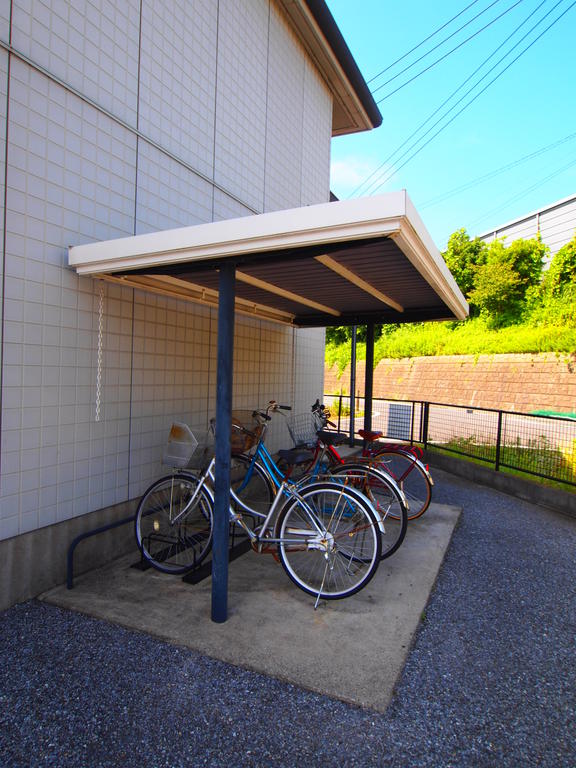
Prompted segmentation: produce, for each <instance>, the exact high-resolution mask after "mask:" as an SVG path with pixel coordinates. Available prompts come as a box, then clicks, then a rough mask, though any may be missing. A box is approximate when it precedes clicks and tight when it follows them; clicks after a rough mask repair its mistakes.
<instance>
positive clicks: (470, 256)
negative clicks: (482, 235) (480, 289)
mask: <svg viewBox="0 0 576 768" xmlns="http://www.w3.org/2000/svg"><path fill="white" fill-rule="evenodd" d="M487 254H488V246H487V245H486V243H485V242H484V241H483V240H480V239H479V238H478V237H475V238H474V240H471V239H470V236H469V235H468V233H467V232H466V230H465V229H459V230H457V231H456V232H453V233H452V234H451V235H450V238H449V240H448V246H447V248H446V251H445V252H444V253H443V254H442V255H443V256H444V260H445V261H446V265H447V266H448V269H449V270H450V272H451V273H452V275H453V276H454V279H455V280H456V283H457V284H458V287H459V288H460V290H461V291H462V293H463V294H464V296H466V297H468V295H469V293H470V291H472V290H473V288H474V284H475V281H476V273H477V270H478V268H479V267H480V266H482V265H483V264H485V263H486V258H487Z"/></svg>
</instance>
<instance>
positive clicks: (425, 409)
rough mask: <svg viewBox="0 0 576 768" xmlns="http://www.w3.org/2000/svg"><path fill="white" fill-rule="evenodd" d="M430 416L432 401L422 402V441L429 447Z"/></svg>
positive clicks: (425, 446)
mask: <svg viewBox="0 0 576 768" xmlns="http://www.w3.org/2000/svg"><path fill="white" fill-rule="evenodd" d="M429 418H430V403H422V443H423V444H424V448H427V447H428V420H429Z"/></svg>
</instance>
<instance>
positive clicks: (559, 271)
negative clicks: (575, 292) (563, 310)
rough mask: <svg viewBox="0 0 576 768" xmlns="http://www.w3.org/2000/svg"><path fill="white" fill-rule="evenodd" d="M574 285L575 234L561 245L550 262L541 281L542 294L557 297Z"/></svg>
mask: <svg viewBox="0 0 576 768" xmlns="http://www.w3.org/2000/svg"><path fill="white" fill-rule="evenodd" d="M575 283H576V234H575V235H574V237H573V238H572V240H570V242H569V243H566V245H563V246H562V248H560V250H559V251H558V253H557V254H556V256H554V258H553V259H552V261H551V262H550V266H549V267H548V270H547V271H546V272H545V274H544V279H543V280H542V289H543V292H544V294H550V295H553V296H559V295H560V294H561V293H563V291H564V289H565V288H566V287H567V286H573V285H574V284H575Z"/></svg>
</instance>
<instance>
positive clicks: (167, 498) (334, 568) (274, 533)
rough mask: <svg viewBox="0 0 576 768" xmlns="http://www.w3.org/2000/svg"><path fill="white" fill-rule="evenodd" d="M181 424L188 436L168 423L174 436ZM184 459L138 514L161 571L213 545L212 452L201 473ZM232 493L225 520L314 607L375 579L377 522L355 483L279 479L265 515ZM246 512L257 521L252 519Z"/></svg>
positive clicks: (180, 566) (148, 552) (141, 538)
mask: <svg viewBox="0 0 576 768" xmlns="http://www.w3.org/2000/svg"><path fill="white" fill-rule="evenodd" d="M186 430H187V433H190V434H192V433H191V430H189V429H188V428H187V427H186V425H173V428H172V430H171V435H172V436H174V433H176V434H175V437H176V438H178V437H182V433H184V436H186V434H187V433H186ZM194 439H195V438H194ZM190 442H191V444H193V441H190ZM190 455H191V454H190ZM187 463H188V461H187V460H186V456H184V457H182V460H181V461H176V462H175V464H176V466H174V468H173V471H172V473H171V474H169V475H167V476H165V477H162V478H160V479H159V480H156V481H155V482H154V483H153V484H152V485H151V486H150V487H149V488H148V490H147V491H146V492H145V493H144V495H143V496H142V498H141V500H140V503H139V504H138V509H137V512H136V520H135V531H136V540H137V542H138V547H139V549H140V551H141V553H142V556H143V557H144V558H145V559H146V560H147V561H148V562H149V563H150V565H152V566H153V567H154V568H156V569H157V570H159V571H161V572H164V573H170V574H183V573H186V572H188V571H190V570H192V569H193V568H196V567H197V566H198V565H200V563H201V562H202V561H203V560H204V559H205V558H206V556H207V555H208V553H209V552H210V549H211V546H212V536H213V521H214V467H215V458H212V459H211V460H210V462H209V464H208V466H207V467H206V468H205V469H204V470H203V471H201V472H200V473H199V474H195V473H194V472H193V471H189V470H187V469H185V468H184V467H185V465H186V464H187ZM230 495H231V504H230V507H229V516H230V523H231V524H234V525H237V526H239V527H240V528H241V529H242V530H243V531H244V533H245V534H246V535H247V536H248V537H249V539H250V542H251V544H252V548H253V549H254V550H255V551H256V552H258V553H264V552H272V553H274V554H276V555H277V557H278V559H279V560H280V562H281V563H282V566H283V567H284V570H285V571H286V573H287V575H288V577H289V578H290V579H291V580H292V582H294V584H296V586H298V587H299V588H300V589H302V590H303V591H304V592H306V593H307V594H310V595H313V596H315V597H316V602H315V605H314V607H315V608H316V607H317V606H318V603H319V601H320V599H326V600H334V599H340V598H345V597H349V596H351V595H353V594H355V593H356V592H358V591H359V590H360V589H362V588H363V587H365V586H366V584H368V582H369V581H370V580H371V579H372V578H373V576H374V574H375V572H376V570H377V567H378V564H379V562H380V555H381V546H382V545H381V525H382V524H381V522H380V521H379V519H378V517H377V515H376V513H375V511H374V509H373V508H372V506H371V504H370V502H369V501H368V499H367V498H366V497H364V496H363V495H362V494H361V493H359V492H358V491H357V490H356V489H355V488H351V487H348V486H347V485H345V484H343V483H337V482H334V481H332V482H329V481H322V482H313V483H307V484H304V485H301V486H297V485H294V484H291V483H289V482H288V481H281V482H279V484H278V489H277V493H276V495H275V496H274V499H273V501H272V504H271V506H270V509H269V510H268V511H267V512H266V513H262V512H260V511H259V510H258V509H255V508H254V507H252V506H250V504H248V503H246V502H245V501H243V500H242V499H241V498H239V496H238V495H237V494H236V493H235V491H234V488H232V489H231V491H230ZM249 517H250V518H252V519H253V520H254V521H257V522H258V525H254V526H251V525H249V523H248V519H247V518H249Z"/></svg>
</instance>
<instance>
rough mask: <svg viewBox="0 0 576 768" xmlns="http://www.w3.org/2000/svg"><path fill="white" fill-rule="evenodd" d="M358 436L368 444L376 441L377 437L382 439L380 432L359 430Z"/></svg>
mask: <svg viewBox="0 0 576 768" xmlns="http://www.w3.org/2000/svg"><path fill="white" fill-rule="evenodd" d="M358 434H359V435H360V437H361V438H362V439H363V440H368V442H369V443H373V442H374V441H375V440H378V438H379V437H382V434H383V433H382V432H381V431H380V430H378V431H376V432H372V431H371V430H369V429H359V430H358Z"/></svg>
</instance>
